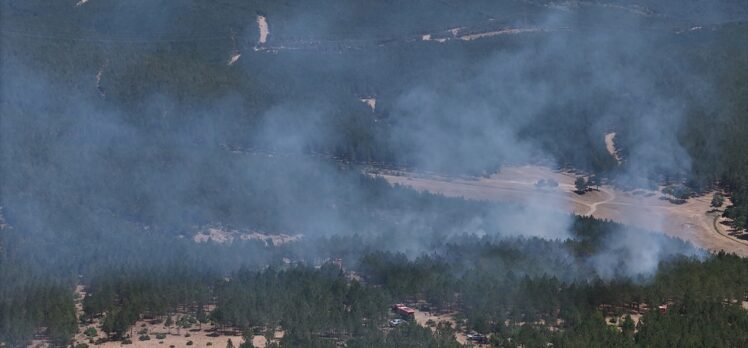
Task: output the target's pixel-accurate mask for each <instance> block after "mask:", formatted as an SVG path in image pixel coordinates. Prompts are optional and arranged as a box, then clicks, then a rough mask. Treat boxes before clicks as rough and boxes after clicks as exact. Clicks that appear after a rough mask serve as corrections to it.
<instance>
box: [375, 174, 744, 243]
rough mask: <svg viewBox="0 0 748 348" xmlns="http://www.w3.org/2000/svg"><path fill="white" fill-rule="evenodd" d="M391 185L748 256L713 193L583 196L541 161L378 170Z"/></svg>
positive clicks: (610, 191) (570, 177) (602, 191)
mask: <svg viewBox="0 0 748 348" xmlns="http://www.w3.org/2000/svg"><path fill="white" fill-rule="evenodd" d="M372 175H377V176H380V177H382V178H384V179H385V180H387V181H388V182H389V183H391V184H399V185H403V186H408V187H411V188H413V189H416V190H419V191H427V192H432V193H439V194H442V195H445V196H449V197H461V198H465V199H472V200H482V201H494V202H509V203H518V204H523V205H544V206H545V207H550V208H552V209H556V210H559V211H565V212H570V213H574V214H577V215H582V216H594V217H596V218H599V219H607V220H611V221H616V222H620V223H623V224H627V225H631V226H635V227H639V228H644V229H648V230H653V231H662V232H664V233H666V234H668V235H670V236H673V237H677V238H681V239H684V240H687V241H690V242H692V243H694V244H695V245H697V246H699V247H702V248H705V249H709V250H712V251H719V250H725V251H727V252H731V253H735V254H738V255H740V256H746V257H748V242H745V241H742V240H739V239H737V238H734V237H731V236H729V235H727V234H726V232H722V231H720V230H719V229H715V226H716V225H715V223H714V219H715V215H716V213H714V212H711V213H710V209H711V208H710V206H709V204H710V202H711V195H705V196H700V197H695V198H691V199H689V200H688V202H686V203H684V204H672V203H670V202H669V201H667V200H664V199H661V194H659V193H658V192H656V191H644V190H637V191H634V192H624V191H620V190H617V189H615V188H613V187H611V186H605V185H604V186H601V187H600V188H599V190H592V191H590V192H587V193H585V194H584V195H579V194H576V193H574V192H573V190H574V179H575V178H576V177H575V175H574V174H572V173H568V172H561V171H554V170H551V169H549V168H546V167H540V166H521V167H506V168H503V169H502V170H501V172H500V173H498V174H495V175H493V176H491V177H488V178H454V177H444V176H438V175H425V174H421V173H410V172H402V171H378V172H376V173H375V174H372ZM541 179H553V180H555V181H556V182H558V187H554V188H544V189H540V188H537V187H536V185H535V183H536V182H538V180H541Z"/></svg>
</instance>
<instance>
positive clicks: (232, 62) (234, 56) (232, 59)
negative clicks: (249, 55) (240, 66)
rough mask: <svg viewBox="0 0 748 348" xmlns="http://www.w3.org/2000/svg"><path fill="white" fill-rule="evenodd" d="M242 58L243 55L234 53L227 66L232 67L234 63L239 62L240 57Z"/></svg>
mask: <svg viewBox="0 0 748 348" xmlns="http://www.w3.org/2000/svg"><path fill="white" fill-rule="evenodd" d="M241 56H242V54H241V53H239V52H234V53H233V54H232V55H231V58H229V62H228V63H227V64H226V65H228V66H232V65H234V63H236V61H237V60H239V57H241Z"/></svg>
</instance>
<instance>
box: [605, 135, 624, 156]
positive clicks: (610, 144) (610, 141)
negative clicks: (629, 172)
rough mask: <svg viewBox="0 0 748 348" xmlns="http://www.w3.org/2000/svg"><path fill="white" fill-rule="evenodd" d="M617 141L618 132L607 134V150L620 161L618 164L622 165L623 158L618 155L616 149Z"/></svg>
mask: <svg viewBox="0 0 748 348" xmlns="http://www.w3.org/2000/svg"><path fill="white" fill-rule="evenodd" d="M615 139H616V132H610V133H608V134H605V148H606V149H607V150H608V153H609V154H610V155H611V156H613V158H615V159H616V161H618V164H621V156H620V155H619V154H618V150H617V149H616V143H615Z"/></svg>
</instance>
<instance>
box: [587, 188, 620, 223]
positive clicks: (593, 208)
mask: <svg viewBox="0 0 748 348" xmlns="http://www.w3.org/2000/svg"><path fill="white" fill-rule="evenodd" d="M599 191H600V192H602V193H605V194H606V195H608V198H606V199H605V200H602V201H599V202H594V203H592V204H590V210H589V211H587V214H584V215H587V216H593V215H595V213H596V212H597V206H599V205H601V204H605V203H609V202H611V201H612V200H614V199H616V194H615V193H614V192H613V191H610V190H607V189H603V188H601V189H600V190H599Z"/></svg>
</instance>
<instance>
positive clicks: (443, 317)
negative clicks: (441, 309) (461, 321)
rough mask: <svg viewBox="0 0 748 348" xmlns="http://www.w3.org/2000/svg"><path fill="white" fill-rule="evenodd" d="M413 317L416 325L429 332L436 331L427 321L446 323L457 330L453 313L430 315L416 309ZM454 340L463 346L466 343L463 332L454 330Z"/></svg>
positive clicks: (430, 313)
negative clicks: (427, 329)
mask: <svg viewBox="0 0 748 348" xmlns="http://www.w3.org/2000/svg"><path fill="white" fill-rule="evenodd" d="M415 311H416V312H415V317H416V323H418V325H421V326H423V327H427V328H429V329H431V331H436V326H433V327H432V326H429V325H428V321H429V320H432V321H433V322H434V323H435V324H438V323H440V322H448V323H450V324H452V328H455V329H456V328H457V321H456V320H455V318H454V315H455V313H453V312H447V313H439V314H437V313H432V312H423V311H421V310H418V309H416V310H415ZM455 339H456V340H457V342H458V343H460V344H462V345H465V344H467V343H468V339H467V336H466V335H465V333H464V332H462V331H459V330H455ZM482 346H483V345H474V347H482Z"/></svg>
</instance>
